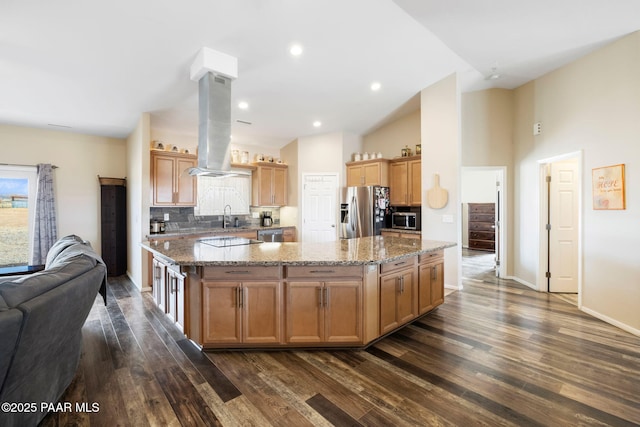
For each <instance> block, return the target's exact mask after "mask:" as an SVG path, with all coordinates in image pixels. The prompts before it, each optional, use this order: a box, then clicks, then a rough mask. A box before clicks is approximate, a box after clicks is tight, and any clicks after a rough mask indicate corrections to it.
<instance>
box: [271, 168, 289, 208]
mask: <svg viewBox="0 0 640 427" xmlns="http://www.w3.org/2000/svg"><path fill="white" fill-rule="evenodd" d="M272 174H273V175H272V176H273V180H272V187H273V204H274V205H275V206H286V205H287V169H283V168H274V169H273V172H272Z"/></svg>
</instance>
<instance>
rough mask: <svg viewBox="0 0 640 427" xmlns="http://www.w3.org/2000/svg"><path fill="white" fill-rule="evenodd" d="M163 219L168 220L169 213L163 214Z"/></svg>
mask: <svg viewBox="0 0 640 427" xmlns="http://www.w3.org/2000/svg"><path fill="white" fill-rule="evenodd" d="M164 220H165V221H169V214H168V213H166V214H164Z"/></svg>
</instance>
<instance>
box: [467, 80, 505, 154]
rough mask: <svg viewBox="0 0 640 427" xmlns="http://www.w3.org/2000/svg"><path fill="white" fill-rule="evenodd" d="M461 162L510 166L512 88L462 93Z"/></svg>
mask: <svg viewBox="0 0 640 427" xmlns="http://www.w3.org/2000/svg"><path fill="white" fill-rule="evenodd" d="M461 161H462V166H509V165H511V163H512V161H513V91H511V90H506V89H490V90H483V91H477V92H469V93H465V94H463V95H462V152H461Z"/></svg>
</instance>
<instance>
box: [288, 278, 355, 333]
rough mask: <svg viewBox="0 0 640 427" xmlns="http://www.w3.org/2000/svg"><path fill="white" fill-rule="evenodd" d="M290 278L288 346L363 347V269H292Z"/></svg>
mask: <svg viewBox="0 0 640 427" xmlns="http://www.w3.org/2000/svg"><path fill="white" fill-rule="evenodd" d="M286 275H287V282H286V288H287V291H286V295H287V304H286V318H287V343H289V344H321V343H351V344H362V295H361V294H362V268H361V267H355V268H354V267H340V266H335V267H333V266H332V267H311V268H308V267H288V268H287V274H286ZM319 279H321V280H319Z"/></svg>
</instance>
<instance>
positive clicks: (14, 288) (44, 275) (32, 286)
mask: <svg viewBox="0 0 640 427" xmlns="http://www.w3.org/2000/svg"><path fill="white" fill-rule="evenodd" d="M96 264H97V261H96V259H95V258H93V257H91V256H89V255H87V254H82V253H78V254H75V255H74V256H69V257H66V258H65V259H64V260H56V261H55V266H54V267H53V268H51V269H48V270H43V271H39V272H37V273H34V274H30V275H25V276H19V277H17V278H16V279H14V280H12V281H10V282H2V283H0V296H1V297H2V298H3V299H4V301H5V302H6V304H7V306H8V307H17V306H18V305H20V304H22V303H23V302H24V301H28V300H30V299H32V298H35V297H37V296H38V295H41V294H43V293H45V292H48V291H50V290H51V289H53V288H55V287H57V286H59V285H61V284H62V283H64V282H68V281H69V280H71V279H73V278H75V277H78V276H80V275H81V274H83V273H85V272H87V271H89V270H91V269H92V268H93V267H95V266H96Z"/></svg>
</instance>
